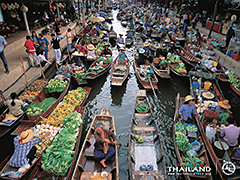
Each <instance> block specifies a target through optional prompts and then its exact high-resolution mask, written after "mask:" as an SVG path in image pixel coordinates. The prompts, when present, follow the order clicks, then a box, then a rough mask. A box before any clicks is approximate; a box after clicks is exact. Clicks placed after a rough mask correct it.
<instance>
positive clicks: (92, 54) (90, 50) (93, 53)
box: [87, 44, 97, 60]
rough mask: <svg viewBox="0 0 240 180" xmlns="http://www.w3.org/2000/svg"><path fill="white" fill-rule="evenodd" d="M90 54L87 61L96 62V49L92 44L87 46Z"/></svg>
mask: <svg viewBox="0 0 240 180" xmlns="http://www.w3.org/2000/svg"><path fill="white" fill-rule="evenodd" d="M87 49H88V53H87V59H90V60H94V59H96V57H97V56H96V55H95V47H94V45H92V44H89V45H87Z"/></svg>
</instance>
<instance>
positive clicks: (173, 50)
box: [168, 41, 176, 54]
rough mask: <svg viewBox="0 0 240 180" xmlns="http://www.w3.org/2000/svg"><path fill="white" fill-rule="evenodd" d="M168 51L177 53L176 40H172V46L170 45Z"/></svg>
mask: <svg viewBox="0 0 240 180" xmlns="http://www.w3.org/2000/svg"><path fill="white" fill-rule="evenodd" d="M168 52H170V53H171V54H173V53H176V51H175V46H174V42H173V41H172V42H170V47H169V50H168Z"/></svg>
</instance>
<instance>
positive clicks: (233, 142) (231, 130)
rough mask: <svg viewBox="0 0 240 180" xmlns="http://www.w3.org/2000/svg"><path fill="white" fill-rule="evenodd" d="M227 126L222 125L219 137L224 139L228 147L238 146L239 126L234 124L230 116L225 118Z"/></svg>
mask: <svg viewBox="0 0 240 180" xmlns="http://www.w3.org/2000/svg"><path fill="white" fill-rule="evenodd" d="M227 123H228V126H227V127H224V128H223V129H222V131H221V137H223V139H224V140H225V141H226V143H227V144H228V145H229V146H230V147H232V148H233V147H236V146H238V137H239V135H240V128H239V127H237V126H234V119H233V118H232V117H228V118H227Z"/></svg>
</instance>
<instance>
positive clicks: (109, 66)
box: [84, 59, 112, 80]
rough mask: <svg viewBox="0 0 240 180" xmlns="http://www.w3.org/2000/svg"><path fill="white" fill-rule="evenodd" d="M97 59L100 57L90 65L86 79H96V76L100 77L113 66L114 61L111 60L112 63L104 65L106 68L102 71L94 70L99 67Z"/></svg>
mask: <svg viewBox="0 0 240 180" xmlns="http://www.w3.org/2000/svg"><path fill="white" fill-rule="evenodd" d="M97 60H98V59H96V60H95V61H94V62H93V63H92V64H91V66H90V67H89V69H88V71H87V73H88V75H87V76H86V77H85V78H84V79H86V80H92V79H96V78H98V77H99V76H101V75H103V74H105V73H106V72H107V71H108V70H109V69H110V68H111V65H112V61H111V62H110V63H107V64H105V65H103V68H104V69H103V70H102V71H100V72H92V71H91V69H93V68H95V67H97V63H98V61H97Z"/></svg>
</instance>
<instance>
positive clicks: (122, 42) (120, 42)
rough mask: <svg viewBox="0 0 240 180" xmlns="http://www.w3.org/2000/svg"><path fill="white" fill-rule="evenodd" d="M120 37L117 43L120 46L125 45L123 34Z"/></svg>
mask: <svg viewBox="0 0 240 180" xmlns="http://www.w3.org/2000/svg"><path fill="white" fill-rule="evenodd" d="M119 36H120V37H118V39H117V43H119V44H124V38H123V35H122V34H119Z"/></svg>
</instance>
